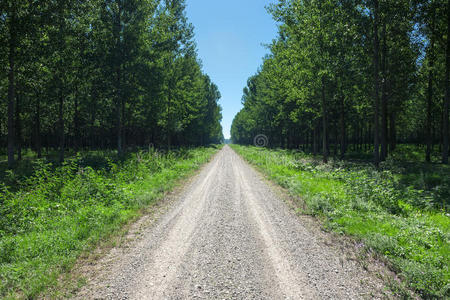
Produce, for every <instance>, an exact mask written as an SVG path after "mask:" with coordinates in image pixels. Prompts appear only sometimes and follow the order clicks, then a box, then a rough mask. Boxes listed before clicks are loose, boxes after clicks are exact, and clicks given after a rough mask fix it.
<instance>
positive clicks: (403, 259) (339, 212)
mask: <svg viewBox="0 0 450 300" xmlns="http://www.w3.org/2000/svg"><path fill="white" fill-rule="evenodd" d="M232 148H233V149H234V150H235V151H237V152H238V153H239V154H240V155H242V156H243V157H244V158H245V159H246V160H247V161H249V162H250V163H252V164H253V165H255V166H257V167H258V168H259V169H260V170H261V171H263V172H264V173H265V174H266V175H267V176H268V177H269V178H270V179H272V180H274V181H275V182H277V183H278V184H279V185H281V186H282V187H284V188H286V189H288V190H289V192H290V193H291V194H292V195H295V196H299V198H300V199H301V200H302V202H303V203H302V204H303V205H299V207H302V208H301V210H302V211H301V213H307V214H311V215H314V216H317V217H318V218H319V219H321V220H323V224H324V225H325V227H326V228H328V229H329V230H333V231H335V232H338V233H343V234H346V235H349V236H352V237H354V238H355V239H357V240H359V241H360V242H361V244H362V245H363V246H364V249H365V250H367V251H370V250H372V251H375V253H377V254H378V255H380V256H382V257H384V258H386V259H387V260H388V262H389V263H390V266H391V268H392V269H393V270H394V271H395V272H396V273H397V274H398V275H399V277H400V278H401V279H402V282H403V284H404V286H399V285H398V284H392V288H393V289H394V291H395V292H397V293H398V294H399V295H401V296H407V295H408V292H407V290H408V289H413V290H415V291H416V292H417V293H418V294H420V295H421V296H422V297H424V298H446V297H449V296H450V290H449V280H450V276H449V275H450V274H449V258H450V257H449V254H450V244H449V239H450V218H449V205H450V168H449V166H448V165H438V164H435V165H433V166H430V165H428V164H425V163H424V164H420V163H417V162H416V163H414V164H413V166H414V167H411V163H408V162H407V158H408V157H409V155H410V152H411V151H412V150H413V149H410V148H411V147H406V146H405V147H403V145H401V146H400V147H399V148H400V149H401V148H405V150H408V151H405V152H403V151H397V152H395V153H394V154H393V156H394V157H396V160H393V159H388V160H387V161H386V162H383V163H382V164H381V165H380V168H379V169H377V168H375V167H374V166H373V164H370V163H365V162H363V161H358V160H355V159H352V160H347V161H344V160H336V159H332V160H331V161H330V162H328V163H327V164H324V163H323V162H321V160H320V158H319V157H317V156H313V155H309V154H306V153H304V152H301V151H295V150H270V149H266V148H257V147H247V146H239V145H232ZM415 150H416V151H418V152H420V151H419V150H417V149H415ZM405 287H406V288H405ZM395 289H396V290H395Z"/></svg>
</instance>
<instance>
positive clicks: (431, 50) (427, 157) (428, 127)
mask: <svg viewBox="0 0 450 300" xmlns="http://www.w3.org/2000/svg"><path fill="white" fill-rule="evenodd" d="M434 22H435V12H434V9H433V13H432V20H431V39H430V48H429V56H428V68H429V70H428V88H427V123H426V133H425V134H426V140H427V148H426V150H425V161H426V162H430V161H431V144H432V139H433V137H432V136H431V123H432V113H431V110H432V109H433V66H434V33H433V32H434ZM427 54H428V53H427Z"/></svg>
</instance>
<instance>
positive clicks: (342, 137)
mask: <svg viewBox="0 0 450 300" xmlns="http://www.w3.org/2000/svg"><path fill="white" fill-rule="evenodd" d="M339 127H340V129H341V130H340V131H341V134H340V135H339V138H340V144H341V151H340V157H341V159H343V158H344V155H345V152H346V150H347V145H346V144H345V137H346V132H345V103H344V96H343V95H341V101H340V116H339Z"/></svg>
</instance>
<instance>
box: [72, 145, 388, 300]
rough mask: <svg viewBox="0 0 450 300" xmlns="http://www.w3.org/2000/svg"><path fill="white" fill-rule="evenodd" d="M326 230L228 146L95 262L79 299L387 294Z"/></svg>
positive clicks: (369, 295)
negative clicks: (130, 238)
mask: <svg viewBox="0 0 450 300" xmlns="http://www.w3.org/2000/svg"><path fill="white" fill-rule="evenodd" d="M326 235H327V234H326V233H323V232H321V231H320V230H319V229H317V228H316V229H311V226H310V225H307V224H306V223H305V222H303V221H302V218H299V217H298V216H297V215H295V214H294V212H293V211H292V210H291V209H289V207H288V206H287V205H286V203H285V202H284V201H282V200H281V199H280V197H279V196H278V195H277V193H276V192H275V191H274V190H273V188H272V187H271V186H270V185H269V184H267V183H266V181H265V180H264V179H263V178H262V176H261V175H260V174H259V173H257V172H256V171H255V170H254V169H253V168H252V167H250V166H249V165H248V164H247V163H246V162H244V161H243V159H242V158H240V157H239V156H238V155H237V154H236V153H235V152H234V151H233V150H232V149H231V148H230V147H228V146H225V147H224V148H223V149H222V150H221V151H220V152H219V153H218V154H217V155H216V156H215V158H214V159H213V161H212V162H210V163H209V164H208V165H206V166H205V167H204V168H203V169H202V171H201V172H200V173H199V174H198V175H197V176H196V177H195V178H194V179H193V180H192V181H191V182H190V184H188V185H187V186H186V187H185V188H184V190H183V191H182V192H181V193H180V195H179V196H177V197H176V200H175V201H173V203H172V204H170V205H169V206H168V208H167V209H166V211H165V212H164V213H162V214H161V215H160V217H159V218H158V220H156V221H154V222H153V224H151V225H148V226H146V227H145V228H144V229H143V231H142V232H141V234H140V236H139V238H138V239H137V240H136V241H134V242H132V243H130V245H126V246H125V247H124V246H122V247H120V248H118V249H116V248H115V249H112V250H111V251H110V253H109V254H108V255H107V256H106V257H105V258H103V259H101V260H100V261H99V262H98V264H99V266H100V267H99V270H98V272H96V275H95V276H94V277H92V276H91V278H88V279H89V280H88V283H87V285H86V286H85V287H83V288H82V289H81V291H79V293H78V294H77V295H76V298H79V299H87V298H89V299H361V298H363V299H369V298H370V299H373V298H384V297H387V295H386V294H385V293H386V292H385V290H384V283H383V282H382V280H381V279H379V278H377V277H376V276H374V275H373V274H372V273H373V272H372V273H371V272H368V271H366V270H365V269H364V268H363V267H362V266H361V265H360V264H359V263H358V262H357V261H356V260H353V259H347V255H346V254H345V253H343V252H342V249H341V248H340V247H338V246H337V245H335V243H330V242H329V241H328V242H327V241H326ZM324 237H325V240H324Z"/></svg>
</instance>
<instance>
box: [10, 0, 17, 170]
mask: <svg viewBox="0 0 450 300" xmlns="http://www.w3.org/2000/svg"><path fill="white" fill-rule="evenodd" d="M15 23H16V11H15V7H14V5H13V8H12V11H11V16H10V18H9V57H8V60H9V71H8V168H10V169H11V168H12V167H13V166H14V139H15V136H14V98H15V92H16V90H15V88H16V87H15V79H14V77H15V71H16V70H15V55H16V53H15V51H16V35H17V33H16V28H15V26H16V24H15Z"/></svg>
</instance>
